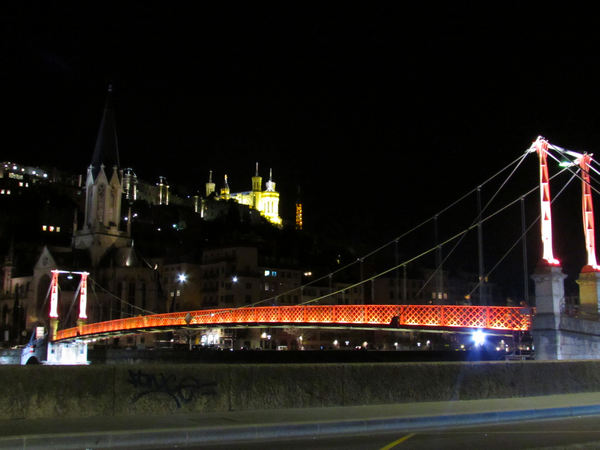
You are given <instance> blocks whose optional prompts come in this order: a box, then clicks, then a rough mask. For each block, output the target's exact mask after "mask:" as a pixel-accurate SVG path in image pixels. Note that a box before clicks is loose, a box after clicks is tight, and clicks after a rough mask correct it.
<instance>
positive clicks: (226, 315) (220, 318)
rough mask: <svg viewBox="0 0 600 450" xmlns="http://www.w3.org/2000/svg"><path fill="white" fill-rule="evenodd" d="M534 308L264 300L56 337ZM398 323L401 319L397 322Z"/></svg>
mask: <svg viewBox="0 0 600 450" xmlns="http://www.w3.org/2000/svg"><path fill="white" fill-rule="evenodd" d="M533 312H534V310H533V309H532V308H509V307H503V306H455V305H322V306H321V305H310V306H261V307H249V308H238V309H212V310H200V311H189V312H187V311H186V312H177V313H167V314H156V315H151V316H138V317H130V318H127V319H117V320H110V321H107V322H98V323H92V324H88V325H82V326H80V327H77V328H69V329H66V330H60V331H58V333H57V340H63V339H72V338H76V337H92V336H94V335H102V334H110V333H118V332H127V331H131V332H136V331H138V330H139V331H140V332H142V331H144V330H148V329H153V330H156V329H158V330H156V331H160V328H172V327H185V326H199V327H201V326H203V325H206V326H215V325H223V326H227V325H231V324H250V325H252V324H263V323H264V324H296V325H310V324H325V325H326V324H331V325H342V326H343V325H346V324H347V325H362V326H369V325H373V326H378V325H379V326H382V325H393V327H396V326H398V327H401V326H422V327H457V328H481V329H490V330H506V331H516V330H522V331H525V330H529V329H530V328H531V316H532V314H533ZM396 324H397V325H396Z"/></svg>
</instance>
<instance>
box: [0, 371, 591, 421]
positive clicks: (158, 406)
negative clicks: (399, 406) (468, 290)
mask: <svg viewBox="0 0 600 450" xmlns="http://www.w3.org/2000/svg"><path fill="white" fill-rule="evenodd" d="M0 377H1V379H2V380H4V382H3V383H2V384H0V419H39V418H55V417H63V418H81V417H108V416H123V415H143V414H146V415H153V414H165V413H172V414H178V413H191V412H218V411H231V410H238V411H242V410H260V409H284V408H307V407H334V406H356V405H379V404H395V403H414V402H432V401H460V400H479V399H491V398H515V397H531V396H542V395H557V394H570V393H584V392H600V361H511V362H473V363H453V362H432V363H373V364H370V363H369V364H286V365H273V364H244V365H240V364H237V365H235V364H234V365H226V364H177V365H159V364H153V365H131V366H124V365H123V366H114V365H112V366H109V365H106V366H39V365H38V366H0Z"/></svg>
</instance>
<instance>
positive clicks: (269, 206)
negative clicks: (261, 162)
mask: <svg viewBox="0 0 600 450" xmlns="http://www.w3.org/2000/svg"><path fill="white" fill-rule="evenodd" d="M211 196H212V197H211ZM214 200H217V201H221V202H227V201H229V200H233V201H235V202H236V203H238V204H240V205H245V206H246V207H248V208H249V209H250V210H255V211H258V212H259V213H260V214H261V215H262V216H263V217H265V218H266V219H267V220H268V221H269V222H271V223H272V224H274V225H281V223H282V221H281V217H279V192H277V191H276V190H275V182H274V181H273V170H272V169H271V170H270V171H269V181H267V185H266V189H265V190H264V191H263V190H262V177H261V176H259V174H258V163H256V172H255V174H254V176H253V177H252V190H251V191H245V192H237V193H231V189H230V188H229V183H228V180H227V175H225V179H224V181H223V186H222V187H221V189H220V191H219V194H216V193H215V183H213V181H212V171H210V174H209V179H208V183H206V198H205V199H203V200H202V212H201V215H202V217H203V218H205V219H207V220H212V219H216V218H217V217H218V214H222V213H223V211H226V209H225V208H224V207H223V206H222V205H215V204H214ZM211 201H212V203H213V204H212V205H211V204H210V203H211Z"/></svg>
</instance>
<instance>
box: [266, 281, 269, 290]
mask: <svg viewBox="0 0 600 450" xmlns="http://www.w3.org/2000/svg"><path fill="white" fill-rule="evenodd" d="M268 290H269V282H268V281H267V282H266V283H265V291H268Z"/></svg>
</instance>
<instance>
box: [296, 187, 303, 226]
mask: <svg viewBox="0 0 600 450" xmlns="http://www.w3.org/2000/svg"><path fill="white" fill-rule="evenodd" d="M296 228H297V229H298V230H301V229H302V201H301V200H300V186H298V197H297V198H296Z"/></svg>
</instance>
